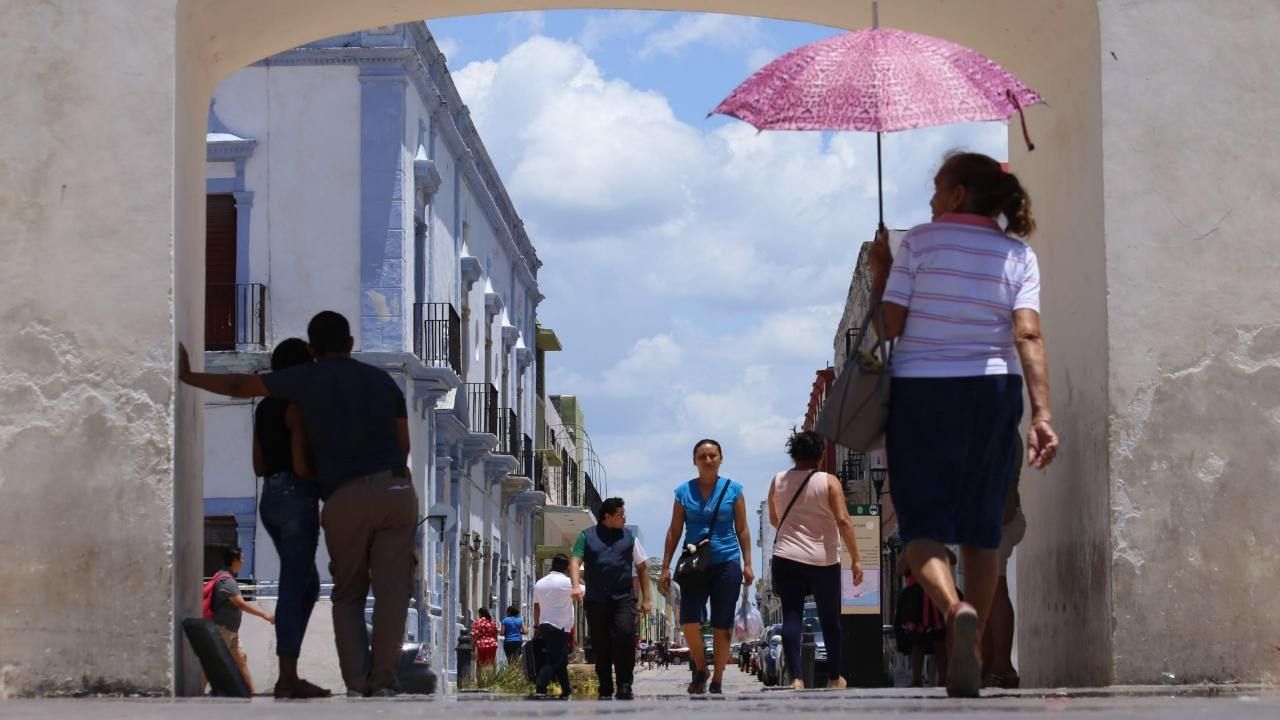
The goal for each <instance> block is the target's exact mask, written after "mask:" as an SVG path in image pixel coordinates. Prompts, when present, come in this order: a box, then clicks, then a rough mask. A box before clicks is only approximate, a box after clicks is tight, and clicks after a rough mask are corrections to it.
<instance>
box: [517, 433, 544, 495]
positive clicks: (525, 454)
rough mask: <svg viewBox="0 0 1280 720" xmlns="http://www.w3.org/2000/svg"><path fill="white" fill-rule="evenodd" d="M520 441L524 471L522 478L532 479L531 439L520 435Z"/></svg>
mask: <svg viewBox="0 0 1280 720" xmlns="http://www.w3.org/2000/svg"><path fill="white" fill-rule="evenodd" d="M521 439H522V443H521V445H520V448H521V456H522V457H521V460H522V463H521V465H522V467H523V469H524V476H525V477H527V478H530V479H534V478H535V476H534V466H533V438H531V437H529V436H528V435H522V436H521ZM541 480H542V479H541V478H537V479H536V481H537V482H539V483H540V482H541ZM537 489H538V490H541V489H542V488H540V487H539V488H537Z"/></svg>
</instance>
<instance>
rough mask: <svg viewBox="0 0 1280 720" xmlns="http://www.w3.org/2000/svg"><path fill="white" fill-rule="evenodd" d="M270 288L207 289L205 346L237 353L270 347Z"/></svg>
mask: <svg viewBox="0 0 1280 720" xmlns="http://www.w3.org/2000/svg"><path fill="white" fill-rule="evenodd" d="M266 309H267V286H266V285H263V284H262V283H212V284H209V285H206V286H205V300H204V347H205V349H206V350H235V349H236V346H237V345H257V346H259V347H261V346H264V345H265V344H266V341H267V340H266V338H267V313H266Z"/></svg>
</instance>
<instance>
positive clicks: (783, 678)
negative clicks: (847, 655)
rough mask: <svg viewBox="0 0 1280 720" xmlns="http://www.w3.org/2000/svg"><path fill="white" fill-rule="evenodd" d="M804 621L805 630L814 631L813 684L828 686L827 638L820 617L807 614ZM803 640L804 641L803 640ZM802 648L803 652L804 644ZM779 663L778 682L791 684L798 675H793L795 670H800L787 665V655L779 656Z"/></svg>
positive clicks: (797, 671) (797, 672) (815, 685)
mask: <svg viewBox="0 0 1280 720" xmlns="http://www.w3.org/2000/svg"><path fill="white" fill-rule="evenodd" d="M803 622H804V632H812V633H813V644H814V650H813V686H814V687H826V686H827V678H828V672H827V643H826V640H825V639H824V638H823V636H822V625H821V624H820V623H819V622H818V618H817V617H809V616H807V615H806V616H805V618H804V621H803ZM779 628H781V626H779ZM779 634H781V630H779ZM802 642H803V641H802ZM801 650H802V652H803V645H801ZM778 665H779V667H780V670H779V671H778V678H779V680H778V682H779V683H780V684H788V685H789V684H790V683H791V681H792V680H793V679H794V678H795V676H796V675H793V670H794V672H795V674H799V672H800V671H799V669H798V668H789V667H787V663H786V657H785V656H783V657H781V658H779V660H778Z"/></svg>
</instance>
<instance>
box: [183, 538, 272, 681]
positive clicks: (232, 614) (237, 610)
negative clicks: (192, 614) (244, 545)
mask: <svg viewBox="0 0 1280 720" xmlns="http://www.w3.org/2000/svg"><path fill="white" fill-rule="evenodd" d="M243 567H244V553H243V552H242V551H241V550H240V548H238V547H230V548H226V549H225V550H223V551H222V569H221V570H219V571H218V572H216V573H214V576H213V577H212V578H211V579H210V580H209V583H210V585H211V586H212V587H211V588H210V592H211V593H212V597H211V598H210V602H209V608H210V609H211V610H212V611H213V626H214V627H215V628H217V630H218V634H219V635H221V636H222V642H224V643H226V645H227V650H230V651H231V659H232V660H234V661H235V663H236V667H237V668H239V670H240V674H241V675H242V676H243V677H244V684H245V685H247V686H248V687H249V693H250V694H253V693H254V692H255V691H254V689H253V678H252V677H250V675H249V657H248V656H247V655H245V652H244V648H242V647H240V623H241V621H242V620H243V619H244V614H245V613H249V614H250V615H256V616H258V617H260V618H262V619H263V620H266V621H267V622H269V623H274V622H275V621H276V619H275V617H273V616H272V615H271V613H268V612H266V611H265V610H262V609H261V608H258V607H255V606H253V605H250V604H249V603H247V602H245V599H244V596H242V595H241V594H240V584H239V583H237V582H236V575H239V574H240V569H241V568H243ZM201 685H202V686H203V685H204V680H203V678H202V679H201Z"/></svg>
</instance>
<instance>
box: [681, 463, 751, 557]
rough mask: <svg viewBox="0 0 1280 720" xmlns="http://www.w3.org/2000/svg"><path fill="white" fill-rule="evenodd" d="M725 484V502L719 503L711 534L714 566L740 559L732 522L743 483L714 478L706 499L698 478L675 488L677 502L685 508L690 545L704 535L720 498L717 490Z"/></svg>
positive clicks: (740, 551) (735, 529) (685, 531)
mask: <svg viewBox="0 0 1280 720" xmlns="http://www.w3.org/2000/svg"><path fill="white" fill-rule="evenodd" d="M725 483H728V485H729V489H728V490H727V491H726V492H725V494H724V502H722V503H721V504H720V512H719V515H718V516H717V518H716V528H715V532H714V533H713V534H712V535H711V563H712V564H713V565H719V564H720V563H727V562H732V561H735V560H736V561H738V562H741V561H742V548H740V547H738V530H737V528H735V527H734V524H733V506H734V504H735V503H737V502H738V498H740V497H742V486H741V485H739V484H738V483H736V482H734V481H732V480H730V479H729V478H726V477H722V478H717V479H716V486H715V489H714V490H713V491H712V492H711V497H708V498H704V497H702V491H701V490H699V489H698V480H697V478H694V479H693V480H690V481H689V482H686V483H681V484H680V485H679V486H677V487H676V502H678V503H680V505H681V506H682V507H683V508H684V542H685V544H686V545H689V544H697V543H699V542H701V541H702V539H703V538H705V537H706V536H707V528H709V527H710V526H711V513H712V511H714V510H715V507H716V499H717V498H719V497H720V491H721V490H724V487H725Z"/></svg>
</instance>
